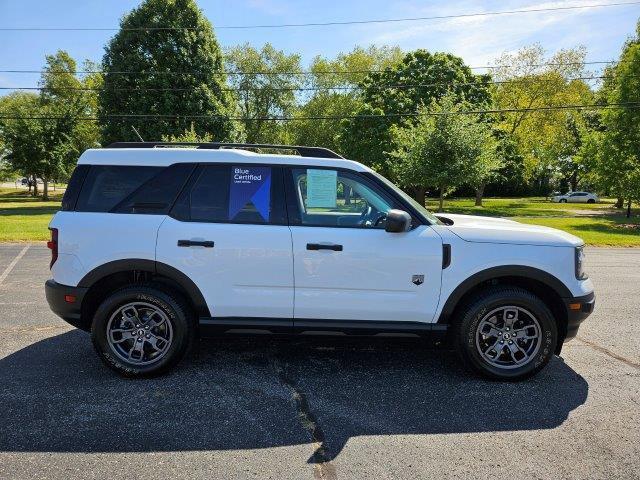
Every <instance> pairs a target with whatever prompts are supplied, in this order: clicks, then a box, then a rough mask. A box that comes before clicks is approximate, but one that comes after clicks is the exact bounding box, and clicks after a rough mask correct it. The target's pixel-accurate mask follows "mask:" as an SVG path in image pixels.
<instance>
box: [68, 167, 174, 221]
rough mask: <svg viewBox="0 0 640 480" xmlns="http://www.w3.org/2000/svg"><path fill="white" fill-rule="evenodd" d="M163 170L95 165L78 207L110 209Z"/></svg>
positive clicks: (100, 209) (84, 209)
mask: <svg viewBox="0 0 640 480" xmlns="http://www.w3.org/2000/svg"><path fill="white" fill-rule="evenodd" d="M160 170H162V167H140V166H119V165H118V166H114V165H92V166H91V168H90V169H89V172H88V173H87V175H86V177H85V180H84V183H83V185H82V190H81V191H80V195H79V197H78V202H77V204H76V208H75V210H76V211H78V212H108V211H110V210H111V209H112V208H114V207H115V206H116V205H118V204H119V203H120V202H122V201H123V200H124V199H125V198H126V197H128V196H129V195H130V194H131V193H132V192H134V191H135V190H137V189H138V188H139V187H140V186H141V185H142V184H144V183H145V182H147V181H148V180H150V179H151V178H152V177H153V176H155V175H156V174H158V173H159V172H160Z"/></svg>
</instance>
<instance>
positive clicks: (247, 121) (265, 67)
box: [225, 43, 304, 143]
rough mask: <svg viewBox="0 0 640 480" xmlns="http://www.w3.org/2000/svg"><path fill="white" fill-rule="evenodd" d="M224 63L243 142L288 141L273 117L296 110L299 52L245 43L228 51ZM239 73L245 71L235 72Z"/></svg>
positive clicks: (282, 125) (300, 76) (301, 78)
mask: <svg viewBox="0 0 640 480" xmlns="http://www.w3.org/2000/svg"><path fill="white" fill-rule="evenodd" d="M225 64H226V68H227V71H228V72H230V73H231V75H230V83H231V85H232V86H233V87H234V88H235V89H236V90H237V91H236V98H237V101H238V109H239V111H240V117H241V118H242V119H243V121H242V122H243V126H244V134H245V136H246V141H247V142H249V143H287V140H288V138H287V129H286V126H285V125H284V124H283V123H282V122H278V121H276V120H273V118H274V117H288V116H291V115H293V112H294V111H295V107H296V89H298V88H300V87H301V86H302V85H303V83H304V77H303V76H302V75H300V73H301V72H302V68H301V66H300V55H298V54H292V55H287V54H285V53H284V52H283V51H282V50H276V49H275V48H273V46H272V45H271V44H269V43H267V44H265V45H264V46H263V47H262V49H261V50H257V49H255V48H253V47H252V46H251V45H249V44H248V43H247V44H245V45H242V46H239V47H234V48H231V49H229V50H227V51H226V54H225ZM240 72H245V74H234V73H240ZM249 72H253V73H249ZM247 73H249V74H247Z"/></svg>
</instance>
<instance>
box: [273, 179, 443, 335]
mask: <svg viewBox="0 0 640 480" xmlns="http://www.w3.org/2000/svg"><path fill="white" fill-rule="evenodd" d="M285 181H286V182H287V183H288V185H287V196H288V206H289V220H290V222H291V234H292V239H293V258H294V278H295V302H294V324H295V320H297V319H323V320H324V319H329V320H331V319H333V320H368V321H412V322H432V321H433V319H434V316H435V312H436V309H437V306H438V299H439V295H440V283H441V272H442V241H441V239H440V237H439V235H438V234H437V233H436V232H435V231H434V230H433V229H432V228H431V227H429V226H428V225H415V226H414V228H412V229H411V230H410V231H408V232H405V233H388V232H386V231H385V229H384V221H385V215H386V212H387V211H389V210H390V209H392V208H401V206H399V205H398V204H397V202H396V201H395V200H394V199H393V197H392V196H391V195H389V194H388V193H387V192H385V190H384V189H383V188H382V187H381V186H379V185H378V184H377V183H374V182H372V181H371V180H370V179H369V178H366V177H364V176H363V175H360V174H358V173H356V172H351V171H344V170H337V169H331V168H318V167H313V168H293V169H291V170H290V171H289V172H288V174H287V176H286V180H285ZM292 197H293V198H292Z"/></svg>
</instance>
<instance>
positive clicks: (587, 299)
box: [564, 292, 596, 342]
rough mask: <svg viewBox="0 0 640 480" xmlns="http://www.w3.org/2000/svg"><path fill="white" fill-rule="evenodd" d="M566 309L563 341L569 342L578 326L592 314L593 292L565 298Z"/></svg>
mask: <svg viewBox="0 0 640 480" xmlns="http://www.w3.org/2000/svg"><path fill="white" fill-rule="evenodd" d="M564 302H565V308H566V309H567V335H566V336H565V338H564V341H565V342H566V341H568V340H571V339H572V338H574V337H575V336H576V335H577V334H578V328H580V324H581V323H582V322H583V321H584V320H585V319H586V318H587V317H588V316H589V315H591V313H592V312H593V309H594V307H595V304H596V296H595V294H594V293H593V292H591V293H590V294H589V295H585V296H582V297H573V298H565V299H564Z"/></svg>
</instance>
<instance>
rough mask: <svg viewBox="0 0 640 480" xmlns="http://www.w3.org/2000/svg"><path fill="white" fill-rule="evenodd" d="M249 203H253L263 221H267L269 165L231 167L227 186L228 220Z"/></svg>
mask: <svg viewBox="0 0 640 480" xmlns="http://www.w3.org/2000/svg"><path fill="white" fill-rule="evenodd" d="M249 203H252V204H253V206H254V207H255V209H256V210H257V211H258V213H259V214H260V216H261V217H262V218H263V219H264V221H265V222H268V221H269V210H270V208H269V207H270V203H271V168H270V167H252V166H242V167H232V169H231V185H230V188H229V220H233V219H234V218H235V217H236V215H238V213H240V212H241V211H242V210H243V209H245V207H247V205H248V204H249Z"/></svg>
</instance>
